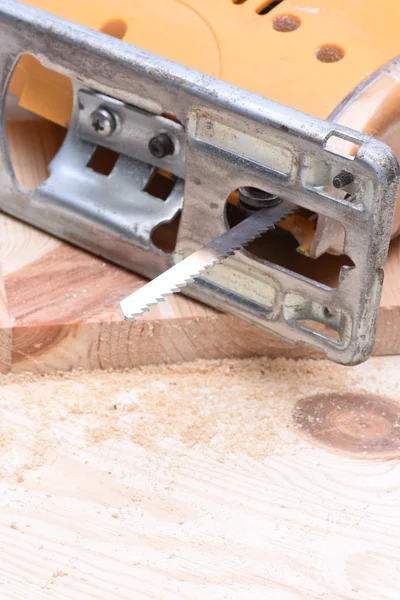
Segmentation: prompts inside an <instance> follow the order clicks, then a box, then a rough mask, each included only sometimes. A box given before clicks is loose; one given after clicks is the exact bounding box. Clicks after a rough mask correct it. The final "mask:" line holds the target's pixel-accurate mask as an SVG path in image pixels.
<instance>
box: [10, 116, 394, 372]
mask: <svg viewBox="0 0 400 600" xmlns="http://www.w3.org/2000/svg"><path fill="white" fill-rule="evenodd" d="M60 135H61V132H60V129H59V128H58V129H54V128H53V127H52V126H51V124H48V123H46V122H42V121H37V120H36V121H35V120H33V121H30V122H11V123H8V139H9V144H10V149H11V157H12V160H13V163H14V165H15V169H16V171H17V174H18V177H19V179H20V181H21V184H22V185H24V186H25V187H26V188H29V189H31V188H34V187H35V186H36V185H37V184H38V183H39V182H40V181H41V180H43V179H44V178H45V176H46V172H47V170H46V165H47V163H48V162H49V160H50V159H51V156H52V155H53V154H54V153H55V151H56V148H57V146H58V145H59V143H60ZM0 263H1V265H2V275H1V286H0V298H1V303H0V317H1V320H0V364H1V367H0V369H1V370H2V371H8V370H11V371H13V372H21V371H25V370H27V369H28V370H31V371H34V372H42V373H44V372H51V371H56V370H70V369H73V368H78V367H82V368H86V369H92V368H104V369H107V368H125V367H132V366H138V365H143V364H149V363H154V364H157V363H162V362H177V361H185V360H194V359H196V358H224V357H227V358H229V357H246V356H256V355H262V354H268V355H270V356H288V357H317V356H319V355H318V353H317V352H316V351H315V350H313V349H311V348H307V347H304V346H303V347H301V346H300V347H296V346H293V345H291V344H288V343H287V342H285V341H283V340H280V339H278V338H276V337H274V336H272V335H270V334H268V333H266V332H263V331H261V330H259V329H257V328H255V327H253V326H251V325H249V324H248V323H245V322H243V321H240V320H239V319H236V318H234V317H231V316H228V315H224V314H221V313H219V312H216V311H214V310H212V309H210V308H208V307H206V306H202V305H200V304H199V303H196V302H193V301H190V300H188V299H186V298H184V297H183V296H181V295H179V296H176V297H173V298H172V299H171V300H169V302H168V303H164V304H161V305H160V306H159V307H157V308H155V309H154V310H152V311H151V313H148V314H147V315H145V316H144V317H143V318H142V319H141V320H140V321H138V322H136V323H125V322H123V320H122V318H121V315H120V313H119V301H120V300H121V299H122V298H123V297H124V296H125V295H127V294H128V293H130V292H132V291H133V290H134V289H136V288H137V287H138V286H140V285H142V284H143V282H144V280H143V279H142V278H141V277H138V276H137V275H135V274H133V273H128V272H127V271H125V270H123V269H120V268H118V267H116V266H114V265H111V264H108V263H106V262H104V261H102V260H101V259H98V258H96V257H94V256H91V255H89V254H87V253H85V252H82V251H81V250H79V249H77V248H74V247H72V246H69V245H68V244H65V243H63V242H60V241H58V240H56V239H54V238H52V237H51V236H49V235H47V234H45V233H43V232H40V231H37V230H35V229H33V228H31V227H29V226H27V225H24V224H22V223H19V222H17V221H15V220H14V219H12V218H10V217H7V216H6V215H0ZM399 271H400V243H399V241H395V242H394V243H393V244H392V248H391V251H390V255H389V259H388V262H387V265H386V268H385V272H386V279H385V285H384V292H383V297H382V306H381V313H380V318H379V327H378V336H377V344H376V350H375V352H376V354H379V355H385V354H397V353H400V283H399V281H400V278H399Z"/></svg>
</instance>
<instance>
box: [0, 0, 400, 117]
mask: <svg viewBox="0 0 400 600" xmlns="http://www.w3.org/2000/svg"><path fill="white" fill-rule="evenodd" d="M27 4H31V5H34V6H36V7H38V8H41V9H43V10H46V11H48V12H51V13H53V14H55V15H58V16H60V17H64V18H66V19H69V20H71V21H74V22H76V23H80V24H82V25H86V26H87V27H90V28H92V29H95V30H98V31H103V32H105V33H108V34H109V35H113V36H114V37H118V38H120V39H123V40H124V41H126V42H128V43H130V44H134V45H136V46H139V47H140V48H144V49H146V50H150V51H151V52H155V53H156V54H159V55H161V56H164V57H166V58H169V59H171V60H174V61H177V62H180V63H182V64H184V65H187V66H189V67H192V68H194V69H198V70H199V71H202V72H204V73H208V74H210V75H214V76H215V77H218V78H220V79H223V80H225V81H228V82H229V83H232V84H235V85H237V86H240V87H243V88H245V89H248V90H251V91H253V92H256V93H259V94H261V95H263V96H265V97H268V98H270V99H272V100H276V101H277V102H281V103H283V104H286V105H288V106H291V107H293V108H296V109H298V110H301V111H304V112H306V113H309V114H311V115H313V116H316V117H320V118H323V119H325V118H327V117H328V116H329V115H330V114H331V112H332V111H333V110H334V109H335V108H336V107H337V106H338V105H339V104H340V102H341V101H342V100H343V99H344V98H346V97H347V96H348V94H349V93H350V92H351V91H352V90H353V89H354V88H356V87H357V86H358V85H359V84H360V82H361V81H362V80H364V79H365V77H367V76H368V75H369V74H371V73H373V72H374V71H376V70H377V69H379V67H381V66H382V65H383V64H385V63H386V62H388V61H389V60H390V59H392V58H394V57H395V56H396V55H397V53H398V48H399V34H398V23H399V19H400V3H399V2H394V1H393V0H381V1H380V2H379V3H377V2H376V1H375V0H374V1H373V0H334V1H333V0H307V1H305V0H293V1H291V0H283V1H281V2H280V3H278V4H276V0H275V1H271V0H269V1H264V2H262V0H236V1H232V0H151V1H148V0H112V1H110V0H28V1H27ZM269 6H273V8H272V9H271V10H269V11H268V7H269ZM11 91H13V92H14V93H16V94H17V95H18V96H20V99H21V100H20V103H21V105H22V106H24V107H26V108H28V109H30V110H33V111H34V112H36V113H38V114H40V115H42V116H45V117H47V118H49V119H50V120H52V121H54V122H56V123H58V124H61V125H65V124H66V123H68V120H69V116H70V111H71V97H72V95H71V90H70V86H69V83H68V82H67V81H66V79H65V78H63V77H62V76H59V75H57V74H53V73H51V72H49V71H48V70H47V69H45V68H43V67H41V66H40V65H39V64H38V63H37V61H35V60H34V59H33V58H31V57H28V58H26V57H25V58H24V59H23V60H22V61H21V62H20V63H19V65H18V67H17V74H16V76H15V78H14V79H13V82H12V88H11Z"/></svg>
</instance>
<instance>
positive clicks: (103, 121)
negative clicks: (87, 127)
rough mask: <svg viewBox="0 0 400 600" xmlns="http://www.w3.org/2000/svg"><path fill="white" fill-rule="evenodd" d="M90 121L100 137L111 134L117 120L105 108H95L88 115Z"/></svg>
mask: <svg viewBox="0 0 400 600" xmlns="http://www.w3.org/2000/svg"><path fill="white" fill-rule="evenodd" d="M90 122H91V125H92V128H93V129H94V131H95V132H96V133H97V134H98V135H101V136H102V137H109V136H110V135H112V134H113V133H114V131H115V129H116V127H117V120H116V118H115V116H114V115H113V113H112V112H111V111H109V110H108V109H107V108H101V107H100V108H97V109H96V110H94V111H93V112H92V114H91V115H90Z"/></svg>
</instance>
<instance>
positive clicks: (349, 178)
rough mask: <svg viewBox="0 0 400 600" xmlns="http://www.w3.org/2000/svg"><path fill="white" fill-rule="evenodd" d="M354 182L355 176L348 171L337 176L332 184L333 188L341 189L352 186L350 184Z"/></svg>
mask: <svg viewBox="0 0 400 600" xmlns="http://www.w3.org/2000/svg"><path fill="white" fill-rule="evenodd" d="M353 181H354V175H353V174H352V173H349V172H348V171H340V173H339V174H338V175H335V177H334V178H333V180H332V184H333V187H335V188H337V189H341V188H344V187H346V185H350V183H353Z"/></svg>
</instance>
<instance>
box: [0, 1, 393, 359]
mask: <svg viewBox="0 0 400 600" xmlns="http://www.w3.org/2000/svg"><path fill="white" fill-rule="evenodd" d="M28 5H30V6H28ZM28 5H27V4H22V3H19V2H16V1H14V0H3V1H2V4H1V6H0V77H1V79H0V93H1V98H2V105H3V106H4V103H5V99H6V96H7V94H8V93H11V94H14V95H15V96H16V97H17V98H18V102H19V104H20V106H21V107H23V108H25V109H28V110H30V111H31V112H34V113H35V114H36V115H39V116H41V117H44V118H46V119H48V120H50V121H52V122H54V123H56V124H58V125H61V126H63V127H65V128H66V129H67V133H66V136H65V139H64V142H63V144H62V146H61V148H60V150H59V151H58V153H57V154H56V156H55V157H54V159H53V160H52V162H51V164H50V165H49V171H50V176H49V178H48V179H47V180H46V181H45V182H44V183H43V184H41V185H40V186H38V187H37V188H36V189H35V190H34V191H31V192H27V191H26V190H24V189H22V187H21V186H20V185H19V184H18V182H17V181H16V178H15V175H14V172H13V167H12V164H11V161H10V158H9V152H8V146H7V136H6V134H5V126H4V117H3V125H2V135H1V136H0V182H1V187H2V195H1V198H0V209H1V210H3V211H5V212H7V213H9V214H11V215H13V216H15V217H17V218H20V219H23V220H25V221H27V222H29V223H31V224H32V225H34V226H37V227H40V228H42V229H45V230H47V231H49V232H50V233H52V234H54V235H56V236H59V237H61V238H63V239H65V240H68V241H70V242H72V243H74V244H77V245H79V246H81V247H83V248H85V249H87V250H89V251H91V252H93V253H96V254H98V255H100V256H103V257H104V258H107V259H109V260H111V261H113V262H115V263H117V264H120V265H122V266H124V267H127V268H129V269H132V270H134V271H136V272H138V273H140V274H142V275H145V276H147V277H149V278H156V279H154V281H152V282H150V283H149V284H148V286H145V287H144V288H142V289H141V290H139V291H138V292H136V293H135V294H133V295H132V296H131V297H129V298H127V299H125V300H124V301H123V302H122V303H121V307H122V310H123V313H124V315H125V317H126V318H134V317H135V316H136V315H138V314H140V313H141V312H142V311H143V310H146V309H147V307H148V306H150V305H152V304H154V303H156V302H158V301H159V300H160V299H162V298H163V297H164V296H165V295H167V294H168V293H171V292H173V291H177V290H179V289H180V288H181V287H183V286H185V289H184V291H185V293H186V294H188V295H189V296H192V297H194V298H197V299H199V300H201V301H203V302H206V303H208V304H210V305H211V306H214V307H216V308H219V309H221V310H225V311H228V312H231V313H233V314H235V315H238V316H239V317H241V318H243V319H247V320H248V321H250V322H252V323H255V324H256V325H258V326H259V327H261V328H264V329H268V330H270V331H272V332H273V333H275V334H277V335H279V336H282V337H284V338H286V339H288V340H291V341H293V342H294V343H306V344H311V345H313V346H315V347H316V348H319V349H321V350H323V351H324V352H325V353H326V354H327V356H328V358H330V359H331V360H334V361H337V362H340V363H343V364H355V363H358V362H361V361H363V360H365V359H367V358H368V356H369V355H370V353H371V351H372V348H373V343H374V336H375V328H376V319H377V314H378V310H379V300H380V295H381V289H382V280H383V271H382V266H383V264H384V261H385V259H386V256H387V251H388V247H389V242H390V238H391V236H394V235H397V233H398V232H399V230H400V202H397V204H396V201H397V198H398V183H399V167H398V162H397V158H396V157H398V156H400V131H399V124H400V109H399V106H400V104H399V102H398V99H399V96H400V62H398V61H397V60H396V56H397V53H398V28H397V22H398V17H399V16H400V6H398V5H397V3H393V2H392V1H391V0H384V1H383V2H381V4H380V7H379V10H377V5H376V3H375V2H372V0H368V1H365V0H354V1H353V2H351V3H349V2H348V0H336V1H335V2H334V3H332V2H331V0H313V1H312V2H309V1H307V2H306V3H303V2H297V1H296V2H292V1H290V0H280V1H279V0H273V1H272V0H267V1H264V2H261V0H236V1H235V0H233V1H232V0H224V1H223V2H218V3H216V2H215V0H187V1H186V2H185V3H182V2H179V1H178V0H152V2H151V3H150V2H143V0H130V2H127V1H126V0H116V1H114V2H113V3H110V2H109V1H108V0H86V2H79V1H78V0H70V1H69V2H65V0H56V1H55V0H30V1H29V2H28ZM174 61H175V62H174ZM3 113H4V111H3ZM101 148H103V149H104V148H106V149H109V150H111V151H114V152H115V153H118V155H119V157H118V159H117V160H116V162H115V165H114V164H113V166H112V168H111V169H110V172H109V173H108V174H107V175H105V174H104V173H101V172H96V171H95V170H94V169H93V168H90V165H91V161H92V160H93V157H94V156H96V154H97V152H98V151H99V149H101ZM154 186H155V187H156V188H159V189H158V191H157V192H154V191H153V192H152V191H151V189H153V188H154ZM168 223H173V224H175V226H176V225H177V227H175V230H174V231H173V236H174V247H173V248H172V250H171V251H170V252H167V251H166V250H165V248H164V249H163V248H162V247H159V245H157V244H156V243H155V237H154V234H155V232H156V231H157V230H158V229H159V228H160V227H162V226H163V225H165V224H168ZM275 225H276V226H277V230H278V233H277V234H274V235H275V237H271V235H270V234H268V233H267V234H266V235H261V234H263V233H264V232H268V231H269V230H271V229H273V228H274V226H275ZM260 235H261V238H260V239H259V240H258V246H257V248H258V250H257V251H256V250H255V247H254V245H253V244H251V245H250V246H248V244H249V243H250V242H252V240H253V239H254V238H255V237H258V236H260ZM287 245H291V246H293V245H295V246H297V256H299V253H301V255H302V256H303V258H302V260H304V261H308V262H307V264H311V263H315V261H317V259H318V258H319V257H321V256H323V255H325V254H327V253H329V254H331V255H338V256H342V255H346V256H347V257H348V258H349V260H348V261H347V263H346V262H345V261H344V262H343V264H342V266H341V268H340V273H339V277H338V281H337V282H336V283H335V284H333V283H331V282H327V281H319V280H315V279H313V278H312V277H310V276H308V275H307V276H306V275H305V274H304V273H300V272H296V270H295V269H294V268H291V267H292V265H290V264H289V265H288V264H284V265H282V264H280V262H279V255H280V253H282V252H283V251H284V248H285V246H287ZM246 246H247V249H246V248H245V247H246ZM282 248H283V250H282ZM271 251H275V259H273V258H271V256H272V255H271ZM168 269H170V270H169V271H168ZM187 283H189V284H190V285H186V284H187Z"/></svg>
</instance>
